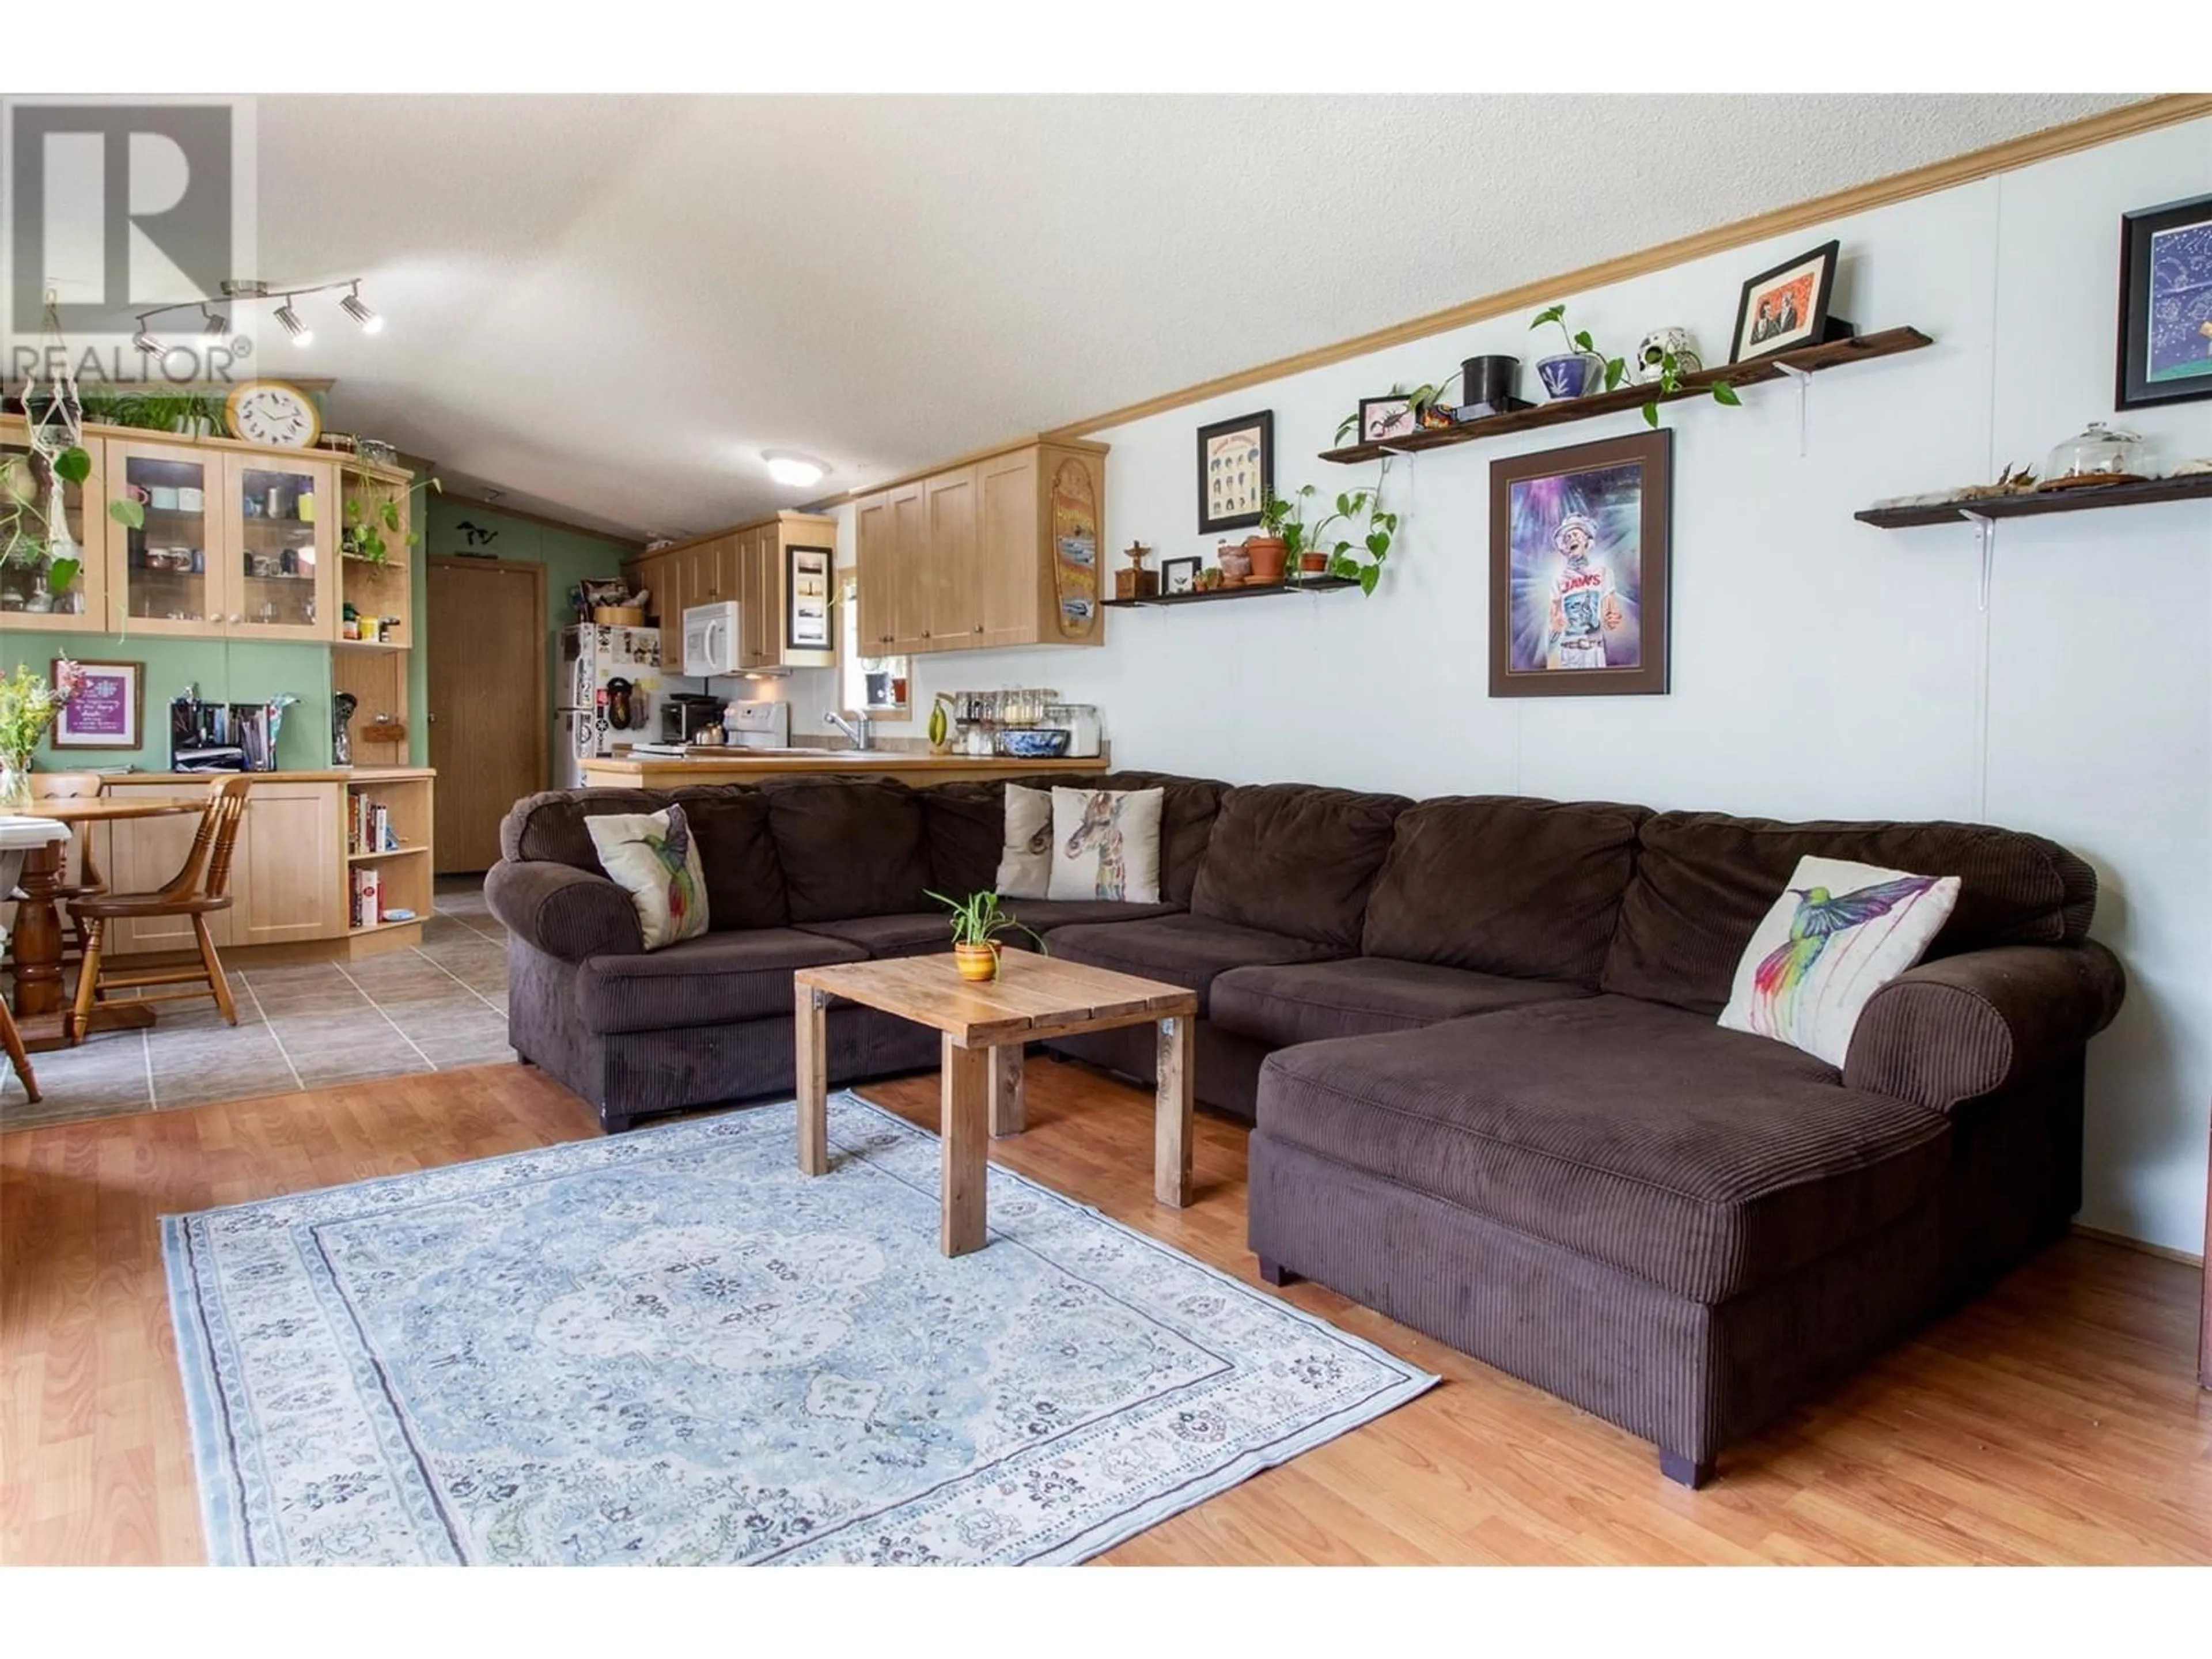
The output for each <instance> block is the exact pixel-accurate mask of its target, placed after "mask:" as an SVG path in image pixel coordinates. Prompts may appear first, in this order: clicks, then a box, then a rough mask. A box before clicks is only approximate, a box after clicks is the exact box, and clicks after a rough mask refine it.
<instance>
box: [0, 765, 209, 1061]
mask: <svg viewBox="0 0 2212 1659" xmlns="http://www.w3.org/2000/svg"><path fill="white" fill-rule="evenodd" d="M206 805H207V801H206V799H205V798H204V797H203V796H199V795H146V796H140V797H137V798H122V797H118V796H112V795H84V796H52V797H40V798H37V799H33V801H32V802H31V804H30V805H28V806H25V807H21V808H20V809H18V811H20V812H21V815H22V816H24V817H33V818H52V819H53V820H55V821H56V822H58V823H66V824H69V825H70V826H71V827H72V828H75V827H76V826H78V825H81V824H90V823H117V822H118V821H120V820H123V819H126V818H159V817H169V816H171V815H173V814H175V813H179V812H197V811H201V810H202V809H203V808H204V807H205V806H206ZM68 848H69V843H68V842H52V843H50V844H49V845H47V846H46V847H41V848H32V849H31V850H30V851H28V852H27V853H26V854H24V856H23V869H22V873H21V875H20V876H19V877H18V878H16V890H18V891H19V892H21V894H22V897H21V899H20V900H18V901H17V902H16V905H15V927H14V928H13V930H12V931H11V933H10V935H9V945H10V947H11V948H12V950H13V951H14V954H15V1023H16V1024H17V1025H19V1026H21V1028H22V1031H23V1046H24V1047H25V1048H29V1049H31V1050H32V1051H33V1053H37V1052H40V1051H41V1050H45V1049H48V1048H62V1047H64V1046H65V1045H66V1044H67V1042H68V1041H69V1037H68V1034H67V1032H66V1031H64V1029H63V1024H62V1015H63V1013H64V1011H65V1010H66V1009H67V1007H68V1006H69V998H68V994H67V987H65V986H64V984H63V983H62V918H61V910H60V908H59V907H58V905H57V904H56V903H55V902H54V890H55V889H56V888H57V887H58V886H59V885H60V884H61V876H62V871H63V869H64V865H65V862H66V858H67V853H68ZM153 1023H154V1010H153V1007H152V1006H150V1005H148V1004H143V1003H139V1002H137V1001H136V1000H115V1001H110V1002H104V1003H102V1004H101V1005H100V1006H99V1007H98V1008H96V1009H94V1011H93V1016H92V1019H91V1021H90V1022H89V1024H90V1025H91V1028H92V1029H93V1030H118V1029H128V1028H131V1027H135V1026H140V1025H151V1024H153Z"/></svg>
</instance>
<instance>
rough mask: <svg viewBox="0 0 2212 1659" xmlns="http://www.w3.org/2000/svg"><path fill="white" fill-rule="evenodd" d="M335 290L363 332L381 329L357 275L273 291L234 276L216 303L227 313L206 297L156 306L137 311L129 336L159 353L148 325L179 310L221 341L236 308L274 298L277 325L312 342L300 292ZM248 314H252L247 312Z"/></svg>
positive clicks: (297, 339) (302, 342)
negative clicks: (341, 291)
mask: <svg viewBox="0 0 2212 1659" xmlns="http://www.w3.org/2000/svg"><path fill="white" fill-rule="evenodd" d="M336 289H345V290H346V292H345V295H344V297H343V298H342V299H341V300H339V301H338V309H339V310H341V311H343V313H345V314H346V315H347V316H348V317H349V318H351V319H353V321H354V322H355V323H356V325H359V327H360V329H361V331H362V333H364V334H380V333H382V332H383V331H384V319H383V318H381V317H380V316H379V315H377V313H375V312H374V311H373V310H371V309H370V308H369V305H368V301H365V300H363V299H362V297H361V278H360V277H358V276H348V277H345V278H343V279H342V280H340V281H338V282H335V283H316V284H314V286H313V287H311V288H295V289H277V290H276V292H274V293H271V292H270V287H269V284H268V283H264V282H261V281H259V280H258V279H255V278H247V277H235V276H234V277H231V278H229V279H228V280H226V281H225V282H224V283H223V284H222V300H221V301H216V302H215V303H216V304H222V305H225V306H228V307H229V310H230V313H231V314H230V315H228V316H227V315H225V314H223V313H221V312H218V311H216V309H215V304H211V303H210V302H209V301H205V300H179V301H177V302H176V303H175V304H174V305H167V306H155V307H154V308H153V309H152V310H151V311H146V312H141V313H139V315H138V331H137V333H136V334H133V335H132V336H131V344H132V345H134V346H136V347H137V349H139V350H140V351H142V352H143V353H145V354H146V356H149V357H158V356H162V355H163V354H164V353H166V352H167V349H168V348H167V347H166V346H164V345H163V344H162V343H161V341H160V340H158V339H156V338H155V337H154V334H153V331H152V328H151V324H152V322H153V319H155V318H156V317H165V316H167V315H168V314H169V313H172V312H179V311H197V312H198V313H200V317H199V325H198V327H199V332H200V333H201V334H202V335H203V336H204V337H206V338H208V339H210V340H220V339H222V338H224V337H227V336H228V334H229V333H230V331H231V327H232V323H233V320H234V317H235V316H236V313H237V311H238V307H240V306H242V305H243V306H251V305H253V304H255V303H257V302H258V301H264V300H270V299H274V300H276V301H277V302H278V303H277V306H276V322H277V325H278V326H279V327H281V328H283V331H284V332H285V333H287V334H288V335H289V336H290V337H291V338H292V343H293V344H294V345H297V346H306V345H312V344H313V343H314V338H315V331H314V330H313V329H312V328H310V327H309V326H308V325H307V319H306V318H305V317H303V316H301V314H300V308H299V303H298V302H299V301H300V299H301V296H302V295H309V294H328V293H331V292H332V291H334V290H336ZM248 314H249V316H250V315H251V313H248Z"/></svg>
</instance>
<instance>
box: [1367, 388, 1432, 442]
mask: <svg viewBox="0 0 2212 1659" xmlns="http://www.w3.org/2000/svg"><path fill="white" fill-rule="evenodd" d="M1420 429H1421V423H1420V422H1419V421H1418V420H1417V419H1415V418H1414V416H1413V399H1412V398H1401V397H1392V398H1361V399H1360V400H1359V441H1360V442H1362V443H1364V444H1386V443H1389V442H1390V441H1392V440H1393V439H1396V438H1410V437H1412V436H1413V434H1415V433H1416V432H1418V431H1419V430H1420Z"/></svg>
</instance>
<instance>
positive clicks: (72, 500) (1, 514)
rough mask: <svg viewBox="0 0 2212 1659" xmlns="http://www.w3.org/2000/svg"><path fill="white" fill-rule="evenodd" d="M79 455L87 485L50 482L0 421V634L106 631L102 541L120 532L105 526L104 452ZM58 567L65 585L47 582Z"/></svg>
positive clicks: (17, 420) (8, 423)
mask: <svg viewBox="0 0 2212 1659" xmlns="http://www.w3.org/2000/svg"><path fill="white" fill-rule="evenodd" d="M86 453H88V455H89V456H90V457H91V459H92V476H91V477H88V478H87V479H86V480H85V481H84V482H83V483H81V484H75V483H69V482H68V481H67V480H66V479H60V480H57V479H55V478H53V477H51V476H49V475H47V474H46V473H45V472H44V471H43V470H42V469H41V468H40V467H38V466H36V465H33V461H32V459H31V439H30V433H29V430H28V428H27V427H26V425H25V423H24V422H23V421H22V419H21V417H20V416H11V417H9V418H6V419H0V629H10V630H12V629H56V630H64V631H75V632H78V633H84V632H94V633H98V632H104V631H105V630H106V629H107V628H108V627H109V626H110V621H109V617H108V586H107V567H108V559H107V536H108V534H109V532H110V530H111V528H112V530H113V532H114V533H115V534H116V535H118V536H120V535H121V534H122V533H123V532H122V527H121V526H119V525H118V526H110V524H109V522H108V518H107V510H106V500H107V496H106V488H105V480H104V478H103V476H102V463H103V461H104V460H105V459H106V455H105V451H104V450H103V448H102V447H101V446H100V445H99V444H91V445H88V446H87V448H86ZM57 485H58V489H57ZM57 495H58V497H59V505H58V507H57V505H56V498H57ZM87 502H90V503H91V506H92V510H91V511H90V512H89V513H88V512H87V511H86V510H85V506H86V503H87ZM57 563H59V564H60V565H61V567H62V568H63V569H64V572H66V573H69V574H67V579H66V580H63V581H60V582H56V581H55V580H53V572H54V567H55V565H56V564H57ZM71 563H74V565H75V567H76V568H75V570H74V572H70V571H69V567H70V564H71Z"/></svg>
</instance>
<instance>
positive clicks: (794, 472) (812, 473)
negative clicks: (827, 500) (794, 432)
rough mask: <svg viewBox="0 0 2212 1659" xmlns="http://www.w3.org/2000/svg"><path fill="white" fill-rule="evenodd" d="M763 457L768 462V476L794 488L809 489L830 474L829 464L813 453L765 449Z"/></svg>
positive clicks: (762, 453)
mask: <svg viewBox="0 0 2212 1659" xmlns="http://www.w3.org/2000/svg"><path fill="white" fill-rule="evenodd" d="M761 459H763V460H764V461H766V462H767V463H768V476H769V477H771V478H773V479H775V481H776V482H777V483H780V484H788V485H790V486H791V488H793V489H811V488H812V487H813V486H814V485H816V484H818V483H821V482H822V480H823V478H824V477H827V476H828V475H829V464H828V463H827V462H824V461H817V460H816V459H814V458H813V457H812V456H811V455H802V454H800V453H799V452H798V451H796V450H793V449H764V450H763V451H762V452H761Z"/></svg>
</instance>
